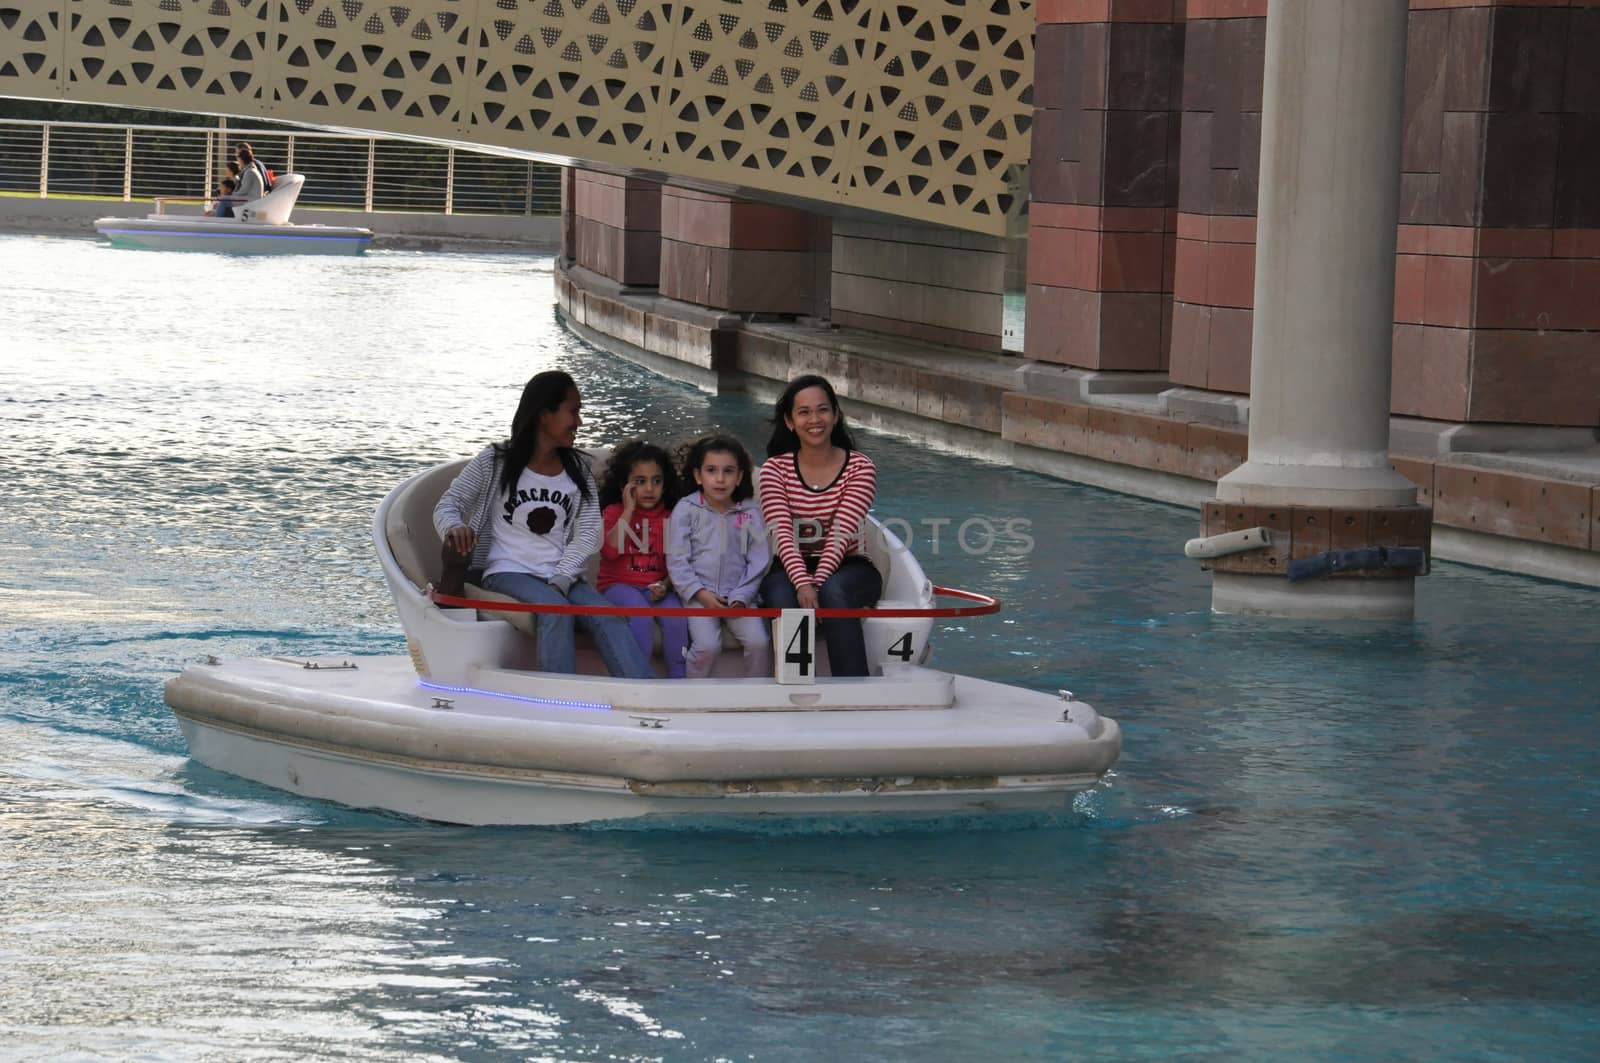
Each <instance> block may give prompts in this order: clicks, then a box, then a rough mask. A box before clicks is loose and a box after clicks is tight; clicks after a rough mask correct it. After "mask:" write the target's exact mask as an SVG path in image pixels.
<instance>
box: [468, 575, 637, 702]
mask: <svg viewBox="0 0 1600 1063" xmlns="http://www.w3.org/2000/svg"><path fill="white" fill-rule="evenodd" d="M483 586H485V587H486V588H488V589H489V590H491V591H494V592H495V593H496V594H504V595H506V596H507V597H510V598H515V599H516V600H517V601H519V602H527V603H528V604H529V605H569V604H570V605H603V606H609V605H610V604H611V603H610V602H608V601H606V600H605V599H604V598H602V597H600V592H599V591H597V590H595V589H594V588H593V587H591V586H589V585H588V584H587V583H585V582H583V581H582V580H579V581H578V582H576V583H574V584H573V585H572V589H571V590H569V591H568V592H567V593H566V594H565V595H563V594H562V593H561V592H560V591H558V590H556V589H555V588H554V587H552V586H550V584H548V583H546V582H545V581H544V580H542V579H540V578H539V577H538V576H535V575H533V574H531V573H528V572H496V573H495V574H494V575H492V576H485V577H484V578H483ZM534 620H535V627H536V628H537V629H538V632H539V650H538V653H539V671H541V672H576V671H577V670H578V650H577V647H576V646H575V645H574V644H573V630H574V624H573V621H574V620H576V621H577V622H578V625H581V626H582V627H583V630H585V631H587V632H588V633H589V637H590V638H592V639H594V645H595V648H596V649H597V650H599V651H600V658H601V660H603V661H605V662H606V671H608V672H610V673H611V674H612V675H614V676H617V677H619V678H627V679H653V678H654V677H655V673H653V672H652V671H651V670H650V662H649V661H647V660H645V658H644V656H643V655H642V654H640V652H639V644H638V643H637V642H635V641H634V640H633V633H632V632H630V631H629V630H628V625H627V622H626V621H625V620H623V618H622V617H620V616H581V615H580V616H573V615H571V614H562V613H535V614H534Z"/></svg>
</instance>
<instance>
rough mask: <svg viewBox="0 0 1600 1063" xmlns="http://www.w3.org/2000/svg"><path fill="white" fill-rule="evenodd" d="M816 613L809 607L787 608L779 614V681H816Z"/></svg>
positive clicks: (776, 655)
mask: <svg viewBox="0 0 1600 1063" xmlns="http://www.w3.org/2000/svg"><path fill="white" fill-rule="evenodd" d="M816 643H817V617H816V614H815V613H813V612H812V611H811V610H810V609H785V610H784V611H783V613H782V614H781V615H780V616H779V617H778V632H777V638H775V639H773V646H774V648H775V649H777V651H778V652H777V653H775V654H773V657H775V658H776V659H777V665H778V667H777V676H776V678H777V680H778V682H780V683H815V682H816V681H817V655H816V652H815V649H816Z"/></svg>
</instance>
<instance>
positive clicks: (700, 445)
mask: <svg viewBox="0 0 1600 1063" xmlns="http://www.w3.org/2000/svg"><path fill="white" fill-rule="evenodd" d="M678 453H679V454H680V455H681V457H680V459H679V460H680V461H681V463H682V465H683V486H684V487H685V488H687V487H688V486H689V485H690V484H692V483H694V482H695V480H694V471H695V470H696V469H698V468H699V467H700V466H701V465H702V464H704V463H705V460H706V455H707V454H732V455H733V460H734V461H736V462H738V463H739V471H740V472H741V473H743V474H744V475H743V476H742V477H740V478H739V486H738V487H735V488H734V489H733V500H734V501H735V502H743V501H744V500H745V499H747V498H749V497H751V496H752V495H754V494H755V493H756V489H755V481H754V473H753V471H752V470H751V468H750V454H749V452H748V451H746V450H745V449H744V444H742V443H740V442H739V441H738V440H737V439H735V438H733V437H732V436H716V435H712V436H701V437H700V438H699V439H697V440H695V441H694V442H693V443H685V444H684V445H683V446H681V447H679V448H678Z"/></svg>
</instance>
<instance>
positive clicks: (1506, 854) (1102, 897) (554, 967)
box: [0, 237, 1600, 1060]
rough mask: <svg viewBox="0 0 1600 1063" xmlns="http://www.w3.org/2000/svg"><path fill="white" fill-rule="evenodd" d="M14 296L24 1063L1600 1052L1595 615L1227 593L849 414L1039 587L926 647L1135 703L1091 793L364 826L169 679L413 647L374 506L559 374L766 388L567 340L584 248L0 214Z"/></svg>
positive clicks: (3, 668) (9, 558)
mask: <svg viewBox="0 0 1600 1063" xmlns="http://www.w3.org/2000/svg"><path fill="white" fill-rule="evenodd" d="M0 277H3V278H4V290H3V291H4V294H3V295H0V429H3V431H0V476H3V482H4V484H5V494H4V503H3V506H0V604H3V607H4V611H5V615H6V622H5V623H4V625H3V626H0V691H3V693H4V700H3V703H0V1058H7V1059H12V1058H16V1059H34V1058H51V1059H105V1058H116V1059H125V1058H132V1059H142V1060H169V1059H176V1060H201V1059H207V1060H210V1059H230V1060H232V1059H238V1060H299V1059H311V1058H317V1059H339V1060H345V1059H351V1060H356V1059H359V1060H371V1059H407V1060H410V1059H428V1060H431V1059H441V1060H442V1059H464V1060H489V1059H551V1060H648V1059H665V1060H711V1059H722V1060H813V1059H831V1058H850V1059H883V1060H928V1059H935V1060H968V1059H1019V1060H1056V1059H1072V1058H1096V1059H1172V1058H1184V1059H1229V1060H1234V1059H1262V1060H1278V1059H1286V1058H1316V1059H1341V1060H1342V1059H1348V1060H1391V1059H1468V1060H1512V1059H1518V1060H1521V1059H1551V1060H1557V1059H1561V1060H1565V1059H1582V1058H1596V1057H1597V1056H1600V974H1597V970H1600V963H1597V959H1596V958H1597V957H1600V922H1597V917H1596V914H1595V913H1596V911H1597V910H1600V886H1597V879H1600V828H1597V815H1596V813H1597V810H1600V809H1597V800H1600V792H1597V791H1600V786H1597V782H1596V773H1595V764H1596V744H1597V743H1596V739H1597V733H1600V724H1597V722H1596V710H1597V709H1600V684H1597V677H1596V663H1595V662H1596V657H1597V653H1596V646H1597V645H1600V594H1597V593H1596V592H1593V591H1587V590H1580V589H1576V588H1571V587H1565V586H1560V585H1555V584H1549V583H1541V582H1536V581H1532V580H1526V579H1520V578H1516V577H1511V576H1504V575H1498V574H1494V573H1489V572H1484V571H1478V570H1473V569H1467V568H1462V567H1459V566H1451V565H1439V566H1438V567H1437V570H1436V571H1435V573H1434V574H1433V575H1431V576H1429V577H1428V578H1427V579H1426V580H1425V581H1423V583H1422V585H1421V589H1420V592H1419V598H1418V617H1417V620H1416V622H1415V623H1410V624H1353V623H1346V624H1337V625H1314V624H1296V623H1284V622H1273V621H1264V620H1247V619H1237V618H1225V617H1214V616H1212V615H1210V613H1209V612H1208V610H1207V605H1208V587H1207V581H1206V578H1205V577H1204V575H1203V574H1202V573H1200V572H1199V571H1198V570H1197V569H1196V568H1195V567H1194V566H1193V564H1192V563H1191V562H1188V561H1185V560H1184V559H1183V557H1182V556H1181V546H1182V542H1183V540H1184V539H1185V538H1186V537H1188V536H1189V535H1192V534H1193V529H1194V527H1195V517H1194V515H1193V514H1192V513H1189V512H1186V511H1182V510H1178V509H1173V508H1170V507H1166V506H1161V505H1156V504H1153V503H1147V502H1142V501H1139V500H1135V499H1129V498H1123V497H1118V496H1115V495H1111V494H1107V493H1104V492H1100V491H1096V490H1092V489H1089V488H1082V487H1077V486H1074V485H1071V484H1066V483H1060V482H1056V481H1052V480H1048V479H1045V478H1042V477H1038V476H1033V475H1028V474H1024V473H1018V472H1013V471H1010V470H1007V469H1004V468H1001V467H998V466H994V465H987V464H983V463H979V462H973V461H967V460H963V459H959V458H955V457H951V456H948V455H944V454H938V453H933V452H930V451H929V450H927V449H924V448H921V447H918V446H916V445H914V444H911V443H908V442H906V441H903V440H899V439H895V438H891V437H887V436H882V435H876V434H872V433H864V434H863V440H862V442H863V443H864V444H865V446H866V447H868V448H870V452H871V453H872V455H873V457H874V458H875V459H876V460H877V461H878V462H879V465H880V470H881V495H880V503H879V511H880V513H882V514H884V515H887V516H896V517H899V518H901V519H904V520H907V521H909V522H911V523H912V525H913V527H914V528H915V529H919V530H922V529H926V528H927V527H928V525H927V524H925V523H924V522H925V521H927V520H939V519H950V520H951V521H952V523H951V524H950V525H947V526H945V527H944V529H943V536H942V539H941V548H940V549H939V550H938V551H937V552H934V551H932V549H931V543H929V542H928V541H927V540H926V539H925V538H923V539H921V540H920V541H919V542H918V544H917V545H918V552H919V555H920V556H921V557H922V558H923V560H924V563H925V564H926V566H927V567H928V569H929V571H930V574H931V575H932V576H933V578H934V579H935V580H936V581H937V582H941V583H946V584H953V585H957V586H967V587H971V588H973V589H977V590H983V591H988V592H991V593H994V594H997V595H999V596H1000V597H1002V598H1003V599H1005V601H1006V606H1007V607H1006V610H1005V612H1004V613H1002V614H1001V615H1000V616H999V617H990V618H977V619H974V620H971V621H968V622H967V623H965V624H964V625H963V626H961V627H956V628H946V629H944V631H943V633H942V634H941V636H940V638H939V640H938V642H937V643H936V649H935V652H936V655H937V660H938V662H939V663H940V664H942V665H944V666H946V667H949V668H952V669H955V670H960V671H969V672H973V673H977V674H980V675H984V676H988V677H992V678H998V679H1006V680H1009V681H1014V682H1018V683H1021V684H1024V685H1027V686H1030V687H1035V688H1038V689H1044V690H1052V689H1055V688H1057V687H1061V686H1070V687H1071V688H1073V689H1074V690H1076V691H1077V692H1078V693H1079V694H1080V696H1082V697H1084V698H1085V699H1087V700H1090V701H1092V702H1094V703H1095V704H1096V705H1097V706H1099V707H1100V708H1101V709H1102V710H1103V711H1105V712H1106V713H1108V714H1110V715H1114V716H1116V717H1117V718H1118V719H1119V720H1120V721H1121V723H1122V725H1123V727H1124V729H1125V733H1126V751H1125V754H1124V756H1123V759H1122V761H1121V762H1120V764H1119V765H1118V767H1117V769H1116V771H1115V772H1114V774H1113V775H1112V776H1111V777H1110V778H1109V779H1108V780H1107V782H1106V784H1105V785H1104V786H1102V787H1101V788H1099V789H1097V790H1095V791H1093V792H1092V793H1090V794H1087V795H1084V796H1083V797H1081V798H1080V799H1079V800H1078V802H1077V803H1076V804H1075V805H1074V807H1073V808H1071V809H1070V810H1064V811H1063V813H1062V814H1061V815H1060V816H1059V817H1055V818H1053V819H1051V820H1048V821H1038V820H1026V821H1008V822H1005V823H1002V824H974V823H966V822H945V823H942V824H934V825H931V826H929V827H927V828H925V829H922V830H919V831H914V832H909V833H896V834H873V833H870V832H868V831H865V830H863V829H861V825H859V824H851V823H836V824H831V825H828V828H827V829H823V830H819V831H812V832H807V833H782V832H779V831H756V832H735V831H729V830H724V829H707V830H701V831H694V832H665V831H643V830H568V831H542V830H524V831H507V830H468V829H457V828H445V827H435V826H427V825H419V824H416V823H412V822H408V821H405V820H400V819H396V818H391V817H387V816H382V815H375V814H369V813H360V812H352V811H348V810H344V809H340V808H337V807H333V806H329V805H325V804H321V803H318V802H314V801H307V800H302V799H298V798H295V797H292V796H288V795H285V794H281V793H278V792H276V791H272V790H269V789H266V788H263V787H259V786H255V785H253V784H249V783H244V782H241V781H239V780H236V779H233V778H230V777H228V776H224V775H220V774H218V773H215V772H211V771H209V770H207V769H205V768H203V767H201V766H199V765H197V764H193V763H190V762H189V761H188V760H187V759H186V758H185V756H184V747H183V742H182V738H181V736H180V734H179V732H178V729H177V727H176V726H175V724H174V723H173V721H172V719H171V718H170V717H169V716H168V714H167V712H166V711H165V709H164V707H163V706H162V703H161V683H162V681H163V680H164V679H165V678H166V677H167V676H169V675H171V674H172V673H173V672H175V671H176V670H178V669H179V668H181V667H182V666H183V665H184V664H186V663H188V662H191V661H194V660H196V659H197V658H199V657H200V656H202V655H203V654H207V653H214V654H221V655H239V654H251V655H255V654H266V653H357V654H359V653H395V652H401V651H402V649H403V647H402V643H401V639H400V637H399V634H398V629H397V627H396V625H395V623H394V621H393V618H392V613H391V608H390V604H389V600H388V596H387V593H386V591H385V590H384V587H383V584H382V580H381V578H380V577H379V574H378V571H377V568H376V566H375V564H374V562H373V559H372V556H371V551H370V547H369V541H368V524H369V520H370V514H371V511H372V507H373V506H374V505H375V504H376V503H377V501H378V500H379V499H380V498H381V497H382V495H383V494H384V493H385V492H386V491H387V490H388V489H389V488H390V487H391V486H392V485H393V484H394V483H395V482H397V481H398V480H399V479H400V478H401V477H403V476H405V475H407V474H408V473H410V472H412V471H414V470H416V469H417V468H420V467H421V466H423V465H425V464H428V463H431V462H434V461H438V460H441V459H444V458H449V457H455V456H462V455H465V454H468V453H470V452H471V451H472V450H473V449H475V448H476V447H478V446H479V445H481V444H482V443H483V442H484V441H486V440H488V439H489V438H491V437H493V436H495V435H497V434H499V433H501V432H503V431H504V428H505V426H506V425H507V423H508V421H509V418H510V415H511V411H512V408H513V406H514V404H515V400H516V396H517V392H518V389H519V387H520V384H521V382H522V381H523V380H525V379H526V378H527V377H528V376H529V375H531V374H532V373H533V372H535V371H537V370H539V369H542V368H546V367H550V366H559V367H562V368H565V369H568V370H569V371H571V372H572V373H573V374H574V375H575V376H577V377H578V379H579V380H580V381H582V382H583V385H584V388H585V399H586V409H585V413H586V416H587V417H588V422H589V423H588V426H587V428H586V430H585V436H586V437H587V438H588V439H589V440H590V441H592V442H596V443H599V442H606V441H609V440H611V439H614V438H615V437H617V436H620V435H623V434H625V433H633V432H647V433H649V434H651V435H652V436H654V437H656V438H661V439H676V438H678V437H680V436H687V435H690V434H693V433H698V432H699V431H701V430H703V429H706V428H709V427H713V426H717V427H723V428H727V429H731V430H734V431H737V432H739V433H741V434H742V435H743V436H744V437H745V438H746V440H748V441H749V442H751V443H752V444H758V443H759V442H760V441H761V439H762V438H763V434H762V431H761V421H762V411H761V410H760V409H759V408H758V407H757V406H756V404H754V403H752V402H751V401H750V400H749V399H747V398H745V397H743V396H739V395H728V396H722V397H716V398H712V397H708V396H705V395H702V394H700V393H698V392H695V391H693V390H690V389H687V388H684V387H681V386H678V385H675V384H671V383H668V382H665V381H663V380H661V379H659V378H656V377H653V376H651V375H650V374H648V373H646V372H643V371H642V370H639V369H636V368H634V367H632V366H630V365H628V364H626V363H623V362H620V361H618V360H616V359H614V358H612V357H610V356H608V355H605V354H601V353H599V352H596V351H594V350H592V349H590V348H587V347H585V346H584V345H583V344H582V343H580V342H578V341H576V340H575V339H573V338H572V337H571V336H569V335H568V334H566V333H565V332H563V331H562V329H561V328H560V326H559V325H558V324H557V323H556V321H555V319H554V315H553V313H552V311H551V309H550V305H551V302H552V286H551V272H550V262H549V260H548V259H539V258H513V257H471V256H439V255H405V254H390V253H374V254H371V255H369V256H367V257H366V258H365V259H356V260H348V261H346V260H334V259H328V260H326V261H317V260H314V259H299V260H294V259H280V260H275V261H274V260H250V259H227V258H221V257H215V256H210V255H162V254H159V253H146V252H133V251H115V250H111V249H108V248H104V247H100V246H97V245H95V244H93V243H91V242H87V241H67V240H40V239H26V238H16V237H0ZM847 409H848V406H847ZM972 517H982V518H984V519H986V520H990V521H992V522H994V523H995V524H996V525H997V526H1001V525H1004V523H1005V522H1006V521H1010V520H1025V521H1028V522H1029V523H1028V524H1027V525H1026V527H1027V530H1028V534H1029V535H1031V537H1032V538H1033V540H1034V545H1033V549H1032V550H1029V551H1024V550H1022V549H1020V548H1018V545H1019V544H1018V543H1017V542H1016V541H1015V540H1014V539H1013V540H1008V541H1007V542H1006V543H1005V544H997V546H996V548H995V549H994V550H992V551H991V552H989V553H987V554H984V555H982V556H971V555H968V554H967V553H966V552H964V551H963V550H962V549H960V547H959V545H958V544H957V545H954V546H952V542H951V538H950V536H951V532H952V530H953V529H955V528H956V527H957V526H958V525H960V524H961V523H962V522H963V521H965V520H968V519H970V518H972ZM971 542H972V540H971V539H970V538H969V544H970V543H971Z"/></svg>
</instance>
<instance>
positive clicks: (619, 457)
mask: <svg viewBox="0 0 1600 1063" xmlns="http://www.w3.org/2000/svg"><path fill="white" fill-rule="evenodd" d="M641 461H653V462H655V463H656V465H657V466H659V467H660V469H661V504H662V506H664V507H666V508H667V509H671V508H672V507H673V506H675V505H677V504H678V499H680V498H682V497H683V484H682V481H680V480H679V479H678V470H677V467H676V466H674V465H673V464H672V456H671V455H670V454H668V453H667V452H666V451H665V450H662V449H661V448H660V447H658V446H656V445H655V444H654V443H646V442H645V441H644V440H642V439H628V440H624V441H623V442H621V443H618V444H617V449H616V450H614V451H612V452H611V460H610V461H608V462H606V468H605V472H603V473H602V474H601V475H600V505H601V507H602V508H604V507H605V506H617V505H621V504H622V489H623V488H624V487H626V486H627V484H628V477H629V476H630V475H631V474H632V473H633V467H634V466H635V465H637V464H639V463H640V462H641Z"/></svg>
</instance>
